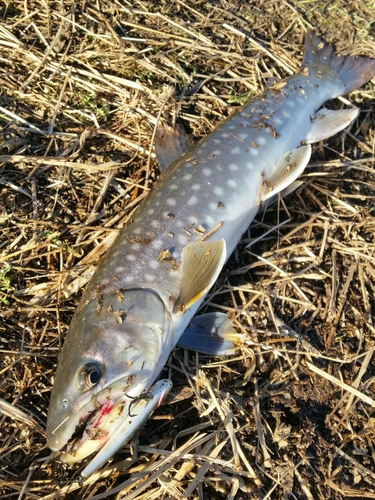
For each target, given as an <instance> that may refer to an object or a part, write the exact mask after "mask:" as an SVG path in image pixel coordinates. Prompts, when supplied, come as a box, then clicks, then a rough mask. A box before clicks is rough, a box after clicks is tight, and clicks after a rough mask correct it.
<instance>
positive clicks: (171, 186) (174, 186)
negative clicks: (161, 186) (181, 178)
mask: <svg viewBox="0 0 375 500" xmlns="http://www.w3.org/2000/svg"><path fill="white" fill-rule="evenodd" d="M168 189H169V190H170V191H176V189H178V185H177V184H171V185H170V186H169V187H168Z"/></svg>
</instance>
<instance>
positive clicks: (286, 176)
mask: <svg viewBox="0 0 375 500" xmlns="http://www.w3.org/2000/svg"><path fill="white" fill-rule="evenodd" d="M310 157H311V146H310V145H309V144H308V145H306V146H301V147H300V148H297V149H293V150H292V151H288V152H287V153H285V154H284V155H283V156H282V158H281V160H280V161H279V164H278V166H277V169H276V171H275V173H274V174H273V176H272V177H271V178H269V179H265V180H264V181H263V186H262V194H261V201H262V202H264V201H266V200H268V199H269V198H271V197H272V196H274V195H275V194H277V193H279V192H280V191H282V190H283V189H286V188H287V187H288V186H289V185H290V184H292V183H293V182H294V181H295V180H296V179H297V177H298V176H299V175H301V174H302V172H303V171H304V169H305V167H306V165H307V164H308V162H309V160H310Z"/></svg>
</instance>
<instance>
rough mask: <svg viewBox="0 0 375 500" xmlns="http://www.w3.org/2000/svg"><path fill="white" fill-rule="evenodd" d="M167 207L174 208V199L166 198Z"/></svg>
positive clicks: (175, 203)
mask: <svg viewBox="0 0 375 500" xmlns="http://www.w3.org/2000/svg"><path fill="white" fill-rule="evenodd" d="M167 205H169V206H170V207H175V206H176V205H177V202H176V200H175V199H174V198H168V200H167Z"/></svg>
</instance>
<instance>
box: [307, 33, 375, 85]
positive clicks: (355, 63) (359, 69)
mask: <svg viewBox="0 0 375 500" xmlns="http://www.w3.org/2000/svg"><path fill="white" fill-rule="evenodd" d="M318 62H319V63H320V64H325V65H327V66H329V67H330V68H331V69H333V70H334V71H336V72H337V73H338V74H339V75H340V77H341V81H342V83H343V85H344V88H345V93H347V92H351V91H352V90H354V89H357V88H359V87H361V86H362V85H363V84H364V83H366V82H368V81H369V80H371V78H372V77H373V76H374V75H375V59H368V58H366V57H353V56H342V57H340V56H337V55H336V54H335V53H334V51H333V47H332V45H329V44H328V43H325V42H324V41H323V40H322V39H321V38H319V37H318V36H317V35H315V33H313V32H312V31H308V32H307V33H306V37H305V56H304V58H303V63H302V65H303V66H311V65H314V64H316V63H318Z"/></svg>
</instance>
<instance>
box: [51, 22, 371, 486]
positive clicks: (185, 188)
mask: <svg viewBox="0 0 375 500" xmlns="http://www.w3.org/2000/svg"><path fill="white" fill-rule="evenodd" d="M374 74H375V60H372V59H367V58H364V57H351V56H343V57H340V56H337V55H336V54H335V53H334V51H333V48H332V46H331V45H329V44H326V43H324V42H323V40H322V39H320V38H319V37H318V36H316V35H315V34H314V33H313V32H312V31H309V32H307V34H306V36H305V55H304V59H303V62H302V67H301V70H300V71H299V72H298V73H297V74H295V75H293V76H291V77H289V78H287V79H285V80H282V81H278V82H276V83H275V82H272V84H271V85H269V86H268V88H266V90H265V92H264V93H263V94H262V95H259V96H257V97H255V98H254V99H252V100H251V101H250V102H248V103H247V104H246V105H244V106H243V108H241V109H240V110H239V111H238V112H236V113H235V114H233V115H232V116H231V117H229V119H227V120H226V121H224V123H222V124H221V125H220V126H219V127H218V128H217V129H216V130H214V131H213V132H212V133H211V134H210V135H208V136H207V137H206V138H204V139H203V140H202V141H201V142H199V143H198V144H196V145H193V146H192V147H190V148H189V149H187V150H186V147H184V145H183V143H184V140H182V139H181V137H180V138H177V139H176V140H175V139H174V137H177V136H178V134H175V135H173V133H167V132H165V134H164V132H163V133H162V134H161V137H162V139H163V137H164V141H165V144H164V146H165V147H164V149H163V148H159V150H160V151H161V150H162V151H161V152H160V154H159V158H160V167H161V175H160V178H159V180H158V183H157V185H156V187H155V188H154V189H152V191H151V192H150V193H149V194H148V196H147V197H146V199H145V200H144V201H143V202H142V204H141V205H140V206H139V207H138V208H137V209H136V210H135V212H134V213H133V215H132V218H131V220H129V221H128V222H127V224H125V226H124V227H123V228H122V230H121V231H120V232H119V235H118V237H117V239H116V240H115V242H114V244H113V245H112V247H111V248H110V249H109V250H108V252H107V253H106V255H105V256H104V257H103V259H102V261H101V262H100V265H99V266H98V268H97V270H96V272H95V273H94V276H93V277H92V279H91V281H90V282H89V284H88V285H87V288H86V290H85V292H84V294H83V297H82V299H81V301H80V303H79V305H78V307H77V310H76V312H75V314H74V316H73V318H72V321H71V323H70V326H69V328H68V332H67V335H66V338H65V342H64V345H63V348H62V351H61V354H60V358H59V362H58V367H57V372H56V376H55V381H54V384H53V389H52V394H51V399H50V406H49V411H48V418H47V431H46V432H47V444H48V446H49V447H50V448H51V449H52V450H53V451H55V452H56V453H57V454H58V455H59V459H60V460H61V461H62V462H65V463H74V462H79V461H83V460H85V459H86V458H87V457H90V456H91V455H92V454H93V453H95V452H96V455H95V456H94V457H93V458H91V460H87V462H86V463H87V465H86V466H85V468H84V469H83V470H82V472H81V476H82V477H88V476H90V475H91V474H92V473H94V472H95V471H96V470H98V469H99V468H100V467H102V466H103V465H104V464H105V463H106V462H107V460H108V459H109V458H111V456H113V455H114V453H115V452H116V451H117V450H118V449H119V448H121V447H122V446H123V445H124V444H125V443H126V442H127V441H129V439H131V437H132V436H133V435H134V433H135V432H136V431H137V430H138V429H139V428H140V427H141V426H142V425H143V424H144V423H145V421H146V420H147V418H149V416H150V414H151V413H152V411H153V410H154V409H155V408H157V407H158V406H159V405H160V404H161V402H162V401H163V400H164V399H165V397H166V395H167V394H168V392H169V390H170V388H171V382H170V381H169V380H162V381H159V382H156V383H155V381H156V380H157V378H158V376H159V375H160V373H161V371H162V369H163V367H164V365H165V364H166V362H167V360H168V358H169V356H170V354H171V352H172V350H173V349H174V348H175V346H176V345H181V346H183V347H186V348H189V349H195V350H198V351H201V352H206V353H208V354H216V355H220V354H223V353H228V352H233V351H234V350H235V349H236V347H237V346H238V345H239V343H240V342H241V338H240V336H239V334H237V333H236V331H235V329H234V328H233V326H232V325H231V323H230V321H229V319H228V317H227V316H226V315H225V314H223V313H209V314H204V315H201V316H199V315H198V316H196V317H195V314H196V312H197V311H198V309H199V307H200V305H201V304H202V302H203V300H204V298H205V296H206V295H207V293H208V291H209V290H210V289H211V287H212V286H213V285H214V283H215V281H216V280H217V278H218V276H219V274H220V272H221V270H222V268H223V266H224V264H225V262H226V261H227V259H228V257H229V256H230V255H231V253H232V252H233V251H234V249H235V247H236V246H237V244H238V243H239V241H240V239H241V236H242V234H243V233H244V232H245V231H246V229H247V228H248V226H249V224H250V223H251V221H252V220H253V218H254V217H255V215H256V214H257V212H258V211H259V209H260V208H261V207H262V206H264V204H265V203H267V202H269V201H270V200H271V199H272V198H274V197H275V196H278V195H282V193H283V192H285V190H288V189H289V190H290V189H291V188H293V186H294V185H295V183H296V182H298V181H296V179H297V178H298V176H299V175H300V174H301V173H302V172H303V171H304V169H305V167H306V165H307V164H308V162H309V160H310V157H311V144H312V143H315V142H318V141H322V140H324V139H326V138H328V137H330V136H332V135H334V134H336V133H338V132H339V131H341V130H343V129H344V128H345V127H347V126H348V125H349V124H350V123H351V122H352V121H353V120H354V119H355V118H356V117H357V115H358V109H356V108H354V107H351V108H348V109H341V110H336V111H335V110H329V109H327V108H324V107H322V106H323V105H324V103H325V102H326V101H327V100H329V99H332V98H335V97H337V96H340V95H343V94H346V93H348V92H351V91H352V90H354V89H356V88H358V87H360V86H362V85H363V84H364V83H366V82H367V81H369V80H370V79H371V78H372V77H373V76H374ZM180 135H181V134H180ZM181 144H182V145H181ZM185 145H186V144H185ZM169 150H170V151H169Z"/></svg>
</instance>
